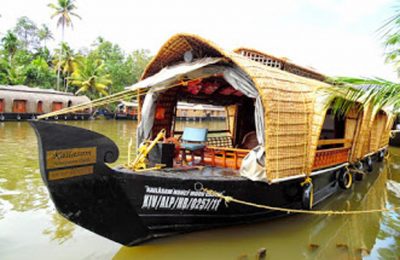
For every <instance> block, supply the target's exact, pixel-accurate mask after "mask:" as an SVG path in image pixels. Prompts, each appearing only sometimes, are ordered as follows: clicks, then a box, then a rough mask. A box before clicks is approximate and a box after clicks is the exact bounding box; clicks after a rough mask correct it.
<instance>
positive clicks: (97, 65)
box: [69, 57, 112, 97]
mask: <svg viewBox="0 0 400 260" xmlns="http://www.w3.org/2000/svg"><path fill="white" fill-rule="evenodd" d="M69 80H70V83H71V86H74V87H76V88H78V90H77V91H76V93H75V94H79V93H87V94H89V96H91V97H95V96H98V95H100V96H102V95H103V96H107V95H108V93H107V89H108V87H109V86H110V85H111V84H112V81H111V77H110V74H107V73H106V71H105V66H104V62H103V61H101V60H99V59H94V58H92V57H88V58H85V59H82V60H80V61H79V62H77V67H76V69H75V71H74V72H73V73H72V75H71V77H70V78H69Z"/></svg>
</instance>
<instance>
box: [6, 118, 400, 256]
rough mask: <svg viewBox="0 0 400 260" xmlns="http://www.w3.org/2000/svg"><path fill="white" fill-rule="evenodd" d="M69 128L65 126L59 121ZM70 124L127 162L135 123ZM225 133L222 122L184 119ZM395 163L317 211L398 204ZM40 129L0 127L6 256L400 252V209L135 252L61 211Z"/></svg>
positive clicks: (309, 219) (398, 159)
mask: <svg viewBox="0 0 400 260" xmlns="http://www.w3.org/2000/svg"><path fill="white" fill-rule="evenodd" d="M60 123H65V122H60ZM67 124H71V125H75V126H79V127H84V128H87V129H91V130H94V131H97V132H100V133H102V134H104V135H106V136H108V137H110V138H111V139H113V140H114V141H115V142H116V144H117V145H118V146H119V148H120V154H121V155H120V158H119V160H118V162H117V164H122V163H125V161H126V159H127V149H128V142H129V139H130V138H133V140H135V135H136V133H135V129H136V122H135V121H115V120H110V121H104V120H96V121H77V122H68V123H67ZM185 125H191V126H196V125H197V126H199V125H201V126H205V127H208V128H210V129H213V128H214V129H216V128H221V127H223V125H224V122H203V123H193V122H179V123H178V124H177V130H182V129H183V127H184V126H185ZM391 153H392V154H394V156H392V157H391V159H390V163H388V164H386V167H383V165H381V167H380V168H378V167H376V169H375V170H376V171H378V172H379V173H380V174H372V175H369V176H368V177H367V178H365V179H364V180H363V181H362V182H357V183H356V185H355V186H353V190H352V191H346V192H343V193H340V194H338V195H337V196H334V197H331V198H330V199H328V200H327V201H325V202H324V203H323V205H321V206H318V207H317V209H323V210H328V209H333V210H345V209H372V208H382V207H389V208H390V207H398V206H400V149H395V148H391ZM37 160H38V155H37V144H36V138H35V136H34V132H33V131H32V129H31V128H30V127H29V125H28V124H27V123H26V122H24V123H18V122H12V123H8V122H7V123H0V230H1V232H0V256H2V257H1V258H3V257H5V259H8V258H13V259H14V258H19V259H21V258H22V259H23V258H40V257H42V258H43V257H44V258H48V256H49V255H51V256H52V257H54V258H57V259H71V258H73V259H84V258H96V259H97V258H103V259H104V258H106V259H109V258H111V257H112V256H114V258H115V259H238V258H240V257H243V259H246V257H247V258H248V259H255V256H256V253H257V251H258V250H259V249H260V248H265V249H266V250H267V258H272V259H276V258H283V257H284V258H288V257H290V258H299V256H300V257H302V258H307V259H314V258H318V259H319V258H321V259H325V258H339V259H343V258H344V259H347V258H351V259H352V258H356V259H357V258H360V257H364V258H367V259H376V258H384V259H391V258H395V259H396V257H397V256H398V255H400V212H399V211H397V212H394V211H391V212H383V213H373V214H368V215H354V216H311V215H293V216H288V217H284V218H280V219H276V220H272V221H268V222H260V223H256V224H249V225H241V226H234V227H226V228H219V229H214V230H206V231H200V232H194V233H189V234H183V235H178V236H174V237H168V238H163V239H159V240H154V241H151V242H149V243H146V244H143V245H140V246H137V247H131V248H129V247H121V246H120V245H118V244H116V243H114V242H112V241H109V240H107V239H104V238H102V237H100V236H97V235H95V234H93V233H91V232H89V231H87V230H84V229H83V228H80V227H79V226H77V225H74V224H72V223H71V222H68V221H66V220H65V219H64V218H63V217H61V216H60V215H59V214H58V213H56V211H55V209H54V206H53V203H52V202H51V200H49V195H48V192H47V190H46V188H45V186H44V185H43V183H42V180H41V178H40V174H39V170H38V161H37Z"/></svg>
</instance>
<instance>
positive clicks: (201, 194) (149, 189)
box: [145, 185, 224, 197]
mask: <svg viewBox="0 0 400 260" xmlns="http://www.w3.org/2000/svg"><path fill="white" fill-rule="evenodd" d="M145 188H146V193H152V194H165V195H177V196H192V197H214V196H212V195H210V194H207V193H205V192H202V191H194V190H191V189H187V190H178V189H168V188H162V187H150V186H147V185H146V186H145ZM221 193H224V192H221Z"/></svg>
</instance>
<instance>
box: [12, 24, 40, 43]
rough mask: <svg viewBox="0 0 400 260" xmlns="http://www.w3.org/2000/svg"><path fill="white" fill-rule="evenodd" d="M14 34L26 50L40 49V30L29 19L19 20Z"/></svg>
mask: <svg viewBox="0 0 400 260" xmlns="http://www.w3.org/2000/svg"><path fill="white" fill-rule="evenodd" d="M14 33H15V34H16V35H17V37H18V40H19V41H20V42H21V44H22V46H23V48H24V49H29V50H34V49H36V48H38V47H39V42H40V40H39V37H38V28H37V26H36V24H35V23H34V22H33V21H32V20H31V19H29V18H28V17H26V16H22V17H20V18H18V20H17V24H16V25H15V28H14Z"/></svg>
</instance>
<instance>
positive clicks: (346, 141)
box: [318, 139, 352, 147]
mask: <svg viewBox="0 0 400 260" xmlns="http://www.w3.org/2000/svg"><path fill="white" fill-rule="evenodd" d="M351 142H352V140H351V139H322V140H319V141H318V146H326V145H338V144H342V145H343V147H350V146H351Z"/></svg>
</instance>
